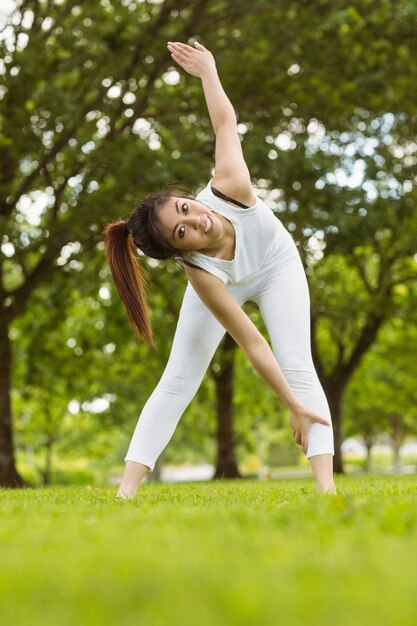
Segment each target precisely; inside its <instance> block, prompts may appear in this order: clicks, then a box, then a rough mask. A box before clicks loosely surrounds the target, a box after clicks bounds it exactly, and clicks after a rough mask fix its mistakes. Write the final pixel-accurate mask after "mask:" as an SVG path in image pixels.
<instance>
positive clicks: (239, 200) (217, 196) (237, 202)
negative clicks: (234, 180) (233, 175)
mask: <svg viewBox="0 0 417 626" xmlns="http://www.w3.org/2000/svg"><path fill="white" fill-rule="evenodd" d="M231 188H232V187H231V186H230V187H227V186H225V185H224V184H223V185H222V184H221V183H220V185H219V183H218V182H215V179H214V178H212V179H210V180H209V182H208V183H207V185H206V186H205V187H204V188H203V189H202V190H201V191H200V192H199V193H198V194H197V196H196V200H198V201H199V202H202V203H203V204H206V205H207V206H209V207H210V208H224V207H225V206H227V207H229V208H233V209H237V210H238V211H239V210H240V209H243V210H248V209H250V208H253V207H254V206H256V204H257V202H258V198H257V197H256V196H255V194H254V192H253V190H252V195H251V196H248V195H245V194H243V193H239V192H237V193H234V195H233V194H232V193H231V191H230V190H231ZM244 200H246V202H244Z"/></svg>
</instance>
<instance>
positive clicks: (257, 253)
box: [175, 181, 283, 285]
mask: <svg viewBox="0 0 417 626" xmlns="http://www.w3.org/2000/svg"><path fill="white" fill-rule="evenodd" d="M196 200H197V201H198V202H201V204H204V206H206V207H207V208H209V209H211V210H212V211H214V212H216V213H220V215H223V217H225V218H226V219H228V220H229V221H230V222H231V223H232V225H233V227H234V230H235V256H234V258H233V260H231V261H228V260H226V259H218V258H216V257H212V256H208V255H207V254H202V253H201V252H191V253H190V254H189V256H188V257H187V259H186V260H187V261H188V262H189V263H191V264H192V265H197V266H198V267H201V268H202V269H204V270H206V271H207V272H210V274H214V276H217V277H218V278H220V279H221V280H222V281H223V282H224V283H225V284H226V285H227V284H238V283H240V282H242V281H243V280H245V279H247V278H249V277H250V276H251V275H253V274H255V273H257V272H259V270H260V269H261V267H262V264H263V262H264V260H265V259H266V257H267V256H268V254H269V253H270V252H271V250H272V249H273V248H275V246H277V244H278V239H279V238H280V234H281V233H282V229H283V225H282V223H281V222H280V220H279V219H277V218H276V217H275V215H274V213H273V212H272V210H271V209H270V208H269V207H268V205H267V204H265V202H264V201H263V200H261V199H260V198H259V197H257V198H256V203H255V204H254V205H253V206H251V207H249V208H247V209H243V208H239V207H234V206H232V205H231V204H229V203H228V202H225V201H224V200H222V199H221V198H218V197H217V196H215V195H214V193H213V192H212V190H211V181H210V182H209V183H208V185H207V186H206V187H205V188H204V189H203V190H202V191H200V193H199V194H198V195H197V196H196ZM175 259H176V260H177V261H178V262H179V263H180V264H182V265H183V264H184V263H183V260H182V258H181V257H175Z"/></svg>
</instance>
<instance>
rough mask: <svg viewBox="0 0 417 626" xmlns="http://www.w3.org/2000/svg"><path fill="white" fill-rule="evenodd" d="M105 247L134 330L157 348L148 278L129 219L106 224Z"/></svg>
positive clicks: (114, 278)
mask: <svg viewBox="0 0 417 626" xmlns="http://www.w3.org/2000/svg"><path fill="white" fill-rule="evenodd" d="M104 247H105V253H106V258H107V262H108V264H109V266H110V271H111V273H112V276H113V281H114V284H115V286H116V289H117V291H118V293H119V295H120V297H121V299H122V301H123V303H124V305H125V308H126V312H127V315H128V317H129V320H130V323H131V324H132V327H133V330H134V331H135V333H136V334H137V335H138V336H139V337H140V338H141V339H143V340H144V341H145V342H146V343H147V344H148V345H150V346H152V347H155V344H154V340H153V333H152V326H151V322H150V317H149V307H148V303H147V300H146V293H145V292H146V288H147V284H148V279H147V276H146V273H145V270H144V269H143V267H142V266H141V264H140V263H139V260H138V258H137V251H136V246H135V244H134V242H133V239H132V237H131V235H130V232H129V229H128V227H127V223H126V222H124V221H121V220H119V221H117V222H113V223H112V224H109V225H108V226H106V228H105V229H104Z"/></svg>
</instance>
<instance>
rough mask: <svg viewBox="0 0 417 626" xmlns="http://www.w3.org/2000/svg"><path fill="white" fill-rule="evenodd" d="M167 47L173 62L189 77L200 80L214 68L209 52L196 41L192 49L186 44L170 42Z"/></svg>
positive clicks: (214, 64) (212, 58) (213, 61)
mask: <svg viewBox="0 0 417 626" xmlns="http://www.w3.org/2000/svg"><path fill="white" fill-rule="evenodd" d="M167 45H168V50H169V52H170V53H171V56H172V58H173V59H174V61H175V62H176V63H178V65H180V66H181V67H182V68H183V69H184V70H185V71H186V72H188V74H191V76H197V77H198V78H201V77H202V76H203V74H204V73H205V72H207V71H211V70H213V68H214V69H215V68H216V62H215V60H214V57H213V55H212V54H211V52H210V51H209V50H207V48H205V47H204V46H203V45H202V44H201V43H198V42H197V41H196V42H195V44H194V45H195V47H194V48H193V47H192V46H189V45H188V44H186V43H179V42H172V41H168V44H167Z"/></svg>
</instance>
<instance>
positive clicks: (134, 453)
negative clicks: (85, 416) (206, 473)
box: [118, 284, 225, 497]
mask: <svg viewBox="0 0 417 626" xmlns="http://www.w3.org/2000/svg"><path fill="white" fill-rule="evenodd" d="M224 332H225V331H224V328H223V326H222V325H221V324H220V323H219V322H218V321H217V320H216V318H215V317H214V316H213V315H212V313H211V312H210V311H209V309H208V308H207V307H206V306H205V305H204V304H203V303H202V302H201V300H200V299H199V297H198V296H197V294H196V293H195V291H194V289H193V288H192V286H191V284H188V286H187V289H186V292H185V294H184V299H183V302H182V306H181V311H180V315H179V319H178V324H177V328H176V331H175V336H174V340H173V344H172V348H171V354H170V357H169V359H168V363H167V365H166V368H165V371H164V373H163V374H162V377H161V379H160V381H159V383H158V385H157V386H156V388H155V390H154V391H153V393H152V395H151V396H150V397H149V399H148V401H147V402H146V404H145V406H144V408H143V410H142V413H141V415H140V418H139V421H138V423H137V426H136V429H135V432H134V434H133V437H132V440H131V443H130V446H129V450H128V452H127V454H126V457H125V461H126V467H125V473H124V476H123V480H122V484H121V485H120V489H119V493H118V495H119V496H120V497H133V496H134V494H135V492H136V489H137V486H138V485H139V483H140V481H141V480H142V479H143V477H144V476H145V474H146V473H147V471H148V470H149V469H150V470H153V468H154V466H155V462H156V460H157V458H158V456H159V455H160V454H161V452H162V450H163V449H164V448H165V446H166V445H167V444H168V442H169V440H170V439H171V437H172V435H173V433H174V430H175V428H176V426H177V424H178V422H179V420H180V417H181V415H182V414H183V412H184V411H185V409H186V407H187V406H188V404H189V403H190V401H191V400H192V398H193V397H194V395H195V394H196V392H197V390H198V388H199V386H200V384H201V381H202V379H203V376H204V374H205V372H206V370H207V367H208V365H209V363H210V361H211V359H212V357H213V354H214V352H215V351H216V348H217V346H218V345H219V343H220V340H221V338H222V337H223V335H224Z"/></svg>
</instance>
